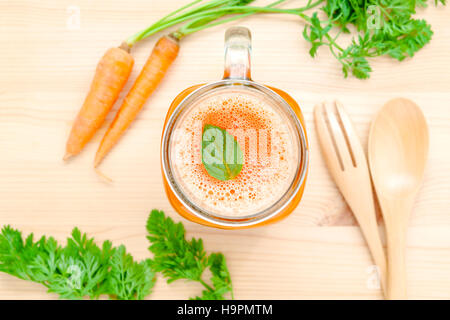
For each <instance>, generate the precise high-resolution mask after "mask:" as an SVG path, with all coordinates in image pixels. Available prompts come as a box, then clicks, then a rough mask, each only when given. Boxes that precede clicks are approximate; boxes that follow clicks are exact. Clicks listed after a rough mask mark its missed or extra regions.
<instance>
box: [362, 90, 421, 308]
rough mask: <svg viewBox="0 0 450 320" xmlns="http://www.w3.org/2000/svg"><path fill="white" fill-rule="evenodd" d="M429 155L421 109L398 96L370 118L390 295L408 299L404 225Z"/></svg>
mask: <svg viewBox="0 0 450 320" xmlns="http://www.w3.org/2000/svg"><path fill="white" fill-rule="evenodd" d="M427 156H428V127H427V123H426V120H425V118H424V116H423V113H422V111H421V110H420V108H419V107H418V106H417V105H416V104H415V103H414V102H412V101H410V100H408V99H403V98H397V99H393V100H391V101H389V102H388V103H386V104H385V105H384V106H383V108H382V109H381V110H380V111H379V113H378V115H377V117H376V118H375V120H374V121H373V123H372V127H371V129H370V134H369V164H370V170H371V173H372V179H373V183H374V185H375V189H376V192H377V196H378V200H379V202H380V206H381V210H382V212H383V217H384V221H385V224H386V236H387V246H388V250H387V253H388V298H389V299H406V298H407V295H406V267H405V265H406V263H405V250H406V230H407V227H408V220H409V216H410V212H411V210H412V207H413V203H414V198H415V195H416V193H417V191H418V190H419V187H420V184H421V181H422V179H423V175H424V169H425V163H426V160H427Z"/></svg>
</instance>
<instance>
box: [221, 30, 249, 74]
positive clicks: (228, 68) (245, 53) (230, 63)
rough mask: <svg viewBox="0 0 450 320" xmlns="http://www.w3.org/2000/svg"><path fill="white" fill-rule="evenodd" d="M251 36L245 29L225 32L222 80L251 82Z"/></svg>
mask: <svg viewBox="0 0 450 320" xmlns="http://www.w3.org/2000/svg"><path fill="white" fill-rule="evenodd" d="M251 51H252V36H251V33H250V30H249V29H247V28H245V27H231V28H228V29H227V31H226V32H225V69H224V73H223V79H235V80H251V73H250V55H251Z"/></svg>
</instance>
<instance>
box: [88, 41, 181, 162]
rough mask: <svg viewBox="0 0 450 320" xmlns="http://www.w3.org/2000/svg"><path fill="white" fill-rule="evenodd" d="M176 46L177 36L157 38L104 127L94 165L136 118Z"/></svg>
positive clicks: (177, 46)
mask: <svg viewBox="0 0 450 320" xmlns="http://www.w3.org/2000/svg"><path fill="white" fill-rule="evenodd" d="M178 50H179V45H178V39H177V38H176V37H175V36H172V35H169V36H163V37H161V38H160V39H159V40H158V42H157V43H156V45H155V47H154V48H153V51H152V53H151V55H150V57H149V58H148V60H147V62H146V63H145V65H144V68H143V69H142V71H141V73H140V74H139V76H138V78H137V79H136V81H135V83H134V84H133V87H132V88H131V90H130V92H128V94H127V96H126V97H125V99H124V101H123V104H122V106H121V107H120V109H119V111H118V112H117V114H116V117H115V119H114V121H113V122H112V123H111V125H110V127H109V129H108V131H106V133H105V136H104V137H103V139H102V141H101V143H100V146H99V148H98V150H97V154H96V155H95V160H94V167H97V166H98V165H99V164H100V162H101V161H102V160H103V158H104V157H105V156H106V154H107V153H108V152H109V151H110V150H111V149H112V147H113V146H114V145H115V144H116V143H117V141H118V140H119V138H120V137H121V136H122V134H123V133H124V132H125V130H126V129H127V128H128V127H129V126H130V124H131V122H133V120H134V119H135V118H136V116H137V114H138V113H139V111H140V110H141V109H142V107H143V106H144V104H145V102H146V101H147V99H148V98H149V97H150V95H151V94H152V93H153V91H154V90H155V89H156V87H157V86H158V85H159V83H160V82H161V80H162V79H163V78H164V75H165V74H166V72H167V70H168V69H169V67H170V65H171V64H172V63H173V61H174V60H175V58H176V57H177V55H178Z"/></svg>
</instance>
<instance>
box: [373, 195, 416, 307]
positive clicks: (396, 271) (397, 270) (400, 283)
mask: <svg viewBox="0 0 450 320" xmlns="http://www.w3.org/2000/svg"><path fill="white" fill-rule="evenodd" d="M380 202H381V208H382V211H383V216H384V219H385V223H386V238H387V253H388V290H387V291H388V298H389V299H390V300H406V299H407V298H408V297H407V293H406V256H405V252H406V234H407V229H408V220H409V215H410V212H411V210H412V205H413V201H412V199H409V198H408V199H396V200H393V199H389V200H388V201H383V200H381V201H380Z"/></svg>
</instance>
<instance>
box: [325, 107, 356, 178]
mask: <svg viewBox="0 0 450 320" xmlns="http://www.w3.org/2000/svg"><path fill="white" fill-rule="evenodd" d="M334 107H335V106H334V104H329V103H327V104H326V105H325V106H324V109H325V114H326V115H327V118H328V122H329V124H330V129H331V132H332V135H333V138H334V141H335V142H336V147H337V149H338V151H339V154H340V156H341V159H342V164H343V165H344V171H345V170H346V169H350V168H351V167H353V161H352V157H351V154H350V150H349V146H348V145H347V141H346V140H345V137H344V133H343V132H342V129H341V126H340V125H339V122H338V120H337V118H336V115H335V113H334V111H333V109H334Z"/></svg>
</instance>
